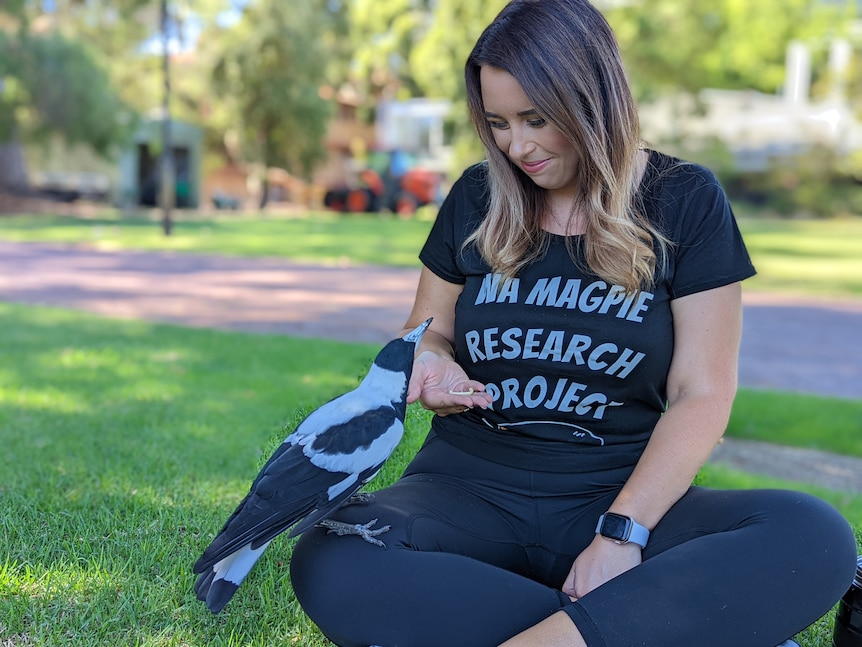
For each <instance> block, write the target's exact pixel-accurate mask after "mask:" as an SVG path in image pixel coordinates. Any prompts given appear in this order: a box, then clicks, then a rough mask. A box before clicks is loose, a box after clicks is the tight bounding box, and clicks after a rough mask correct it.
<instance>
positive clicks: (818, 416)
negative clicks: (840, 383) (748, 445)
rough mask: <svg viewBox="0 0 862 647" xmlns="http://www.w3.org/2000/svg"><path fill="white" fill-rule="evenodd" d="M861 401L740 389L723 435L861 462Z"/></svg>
mask: <svg viewBox="0 0 862 647" xmlns="http://www.w3.org/2000/svg"><path fill="white" fill-rule="evenodd" d="M860 429H862V400H851V399H846V398H830V397H822V396H815V395H805V394H801V393H800V394H791V393H783V392H777V391H763V390H759V389H740V390H739V392H738V393H737V395H736V400H735V401H734V405H733V412H732V414H731V417H730V423H729V424H728V428H727V434H728V435H729V436H734V437H736V438H742V439H747V440H761V441H765V442H773V443H780V444H784V445H792V446H795V447H806V448H809V449H819V450H822V451H829V452H834V453H836V454H844V455H846V456H859V457H860V458H862V433H860V432H859V430H860Z"/></svg>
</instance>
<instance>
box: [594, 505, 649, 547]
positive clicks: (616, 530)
mask: <svg viewBox="0 0 862 647" xmlns="http://www.w3.org/2000/svg"><path fill="white" fill-rule="evenodd" d="M596 534H597V535H601V536H602V537H606V538H607V539H612V540H613V541H615V542H616V543H618V544H628V543H629V542H631V543H633V544H637V545H638V546H640V547H641V548H644V547H646V545H647V541H649V530H647V529H646V528H644V527H643V526H642V525H640V524H639V523H638V522H637V521H635V520H634V519H632V518H631V517H626V516H625V515H621V514H616V513H615V512H606V513H604V514H603V515H602V516H601V517H599V523H598V525H596Z"/></svg>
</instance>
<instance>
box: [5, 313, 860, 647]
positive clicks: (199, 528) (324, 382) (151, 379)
mask: <svg viewBox="0 0 862 647" xmlns="http://www.w3.org/2000/svg"><path fill="white" fill-rule="evenodd" d="M0 320H2V322H3V335H2V336H0V445H2V447H3V451H2V452H0V501H2V510H3V512H2V515H0V644H4V645H5V644H10V645H22V646H23V645H31V644H32V645H39V646H50V647H54V646H57V647H60V646H65V645H69V644H77V645H85V646H90V645H123V646H126V645H146V646H152V647H166V646H177V647H178V646H187V647H196V646H204V645H208V646H229V645H230V646H233V645H235V646H237V647H238V646H240V645H243V646H245V645H251V646H261V647H262V646H264V645H273V644H286V645H291V644H295V645H302V646H311V647H323V646H325V645H328V643H327V642H326V641H325V640H324V639H323V637H322V636H321V635H320V634H319V632H318V631H317V630H316V629H315V628H314V626H313V625H312V624H311V623H310V622H309V621H308V620H307V619H306V618H305V616H304V615H303V613H302V611H301V610H300V608H299V607H298V605H297V603H296V600H295V598H294V597H293V595H292V592H291V589H290V583H289V579H288V576H287V563H288V560H289V558H290V542H288V541H286V540H284V539H281V540H279V541H276V542H274V544H273V545H272V547H270V549H269V550H268V551H267V555H266V556H265V557H264V559H263V560H261V563H260V564H258V566H256V567H255V570H254V571H253V573H252V574H251V575H250V577H249V579H248V581H247V582H246V584H245V585H244V586H243V588H242V589H241V591H240V593H239V594H238V595H237V596H236V598H235V599H234V600H233V601H232V602H231V605H230V607H229V608H228V610H227V611H226V612H225V613H223V614H221V615H219V616H215V617H214V616H212V615H211V614H210V613H209V612H208V611H207V610H206V609H205V607H204V606H203V605H202V604H201V603H200V602H198V601H197V600H195V599H194V595H193V593H192V585H193V582H194V577H193V575H192V573H191V565H192V563H193V562H194V561H195V560H196V559H197V557H198V556H199V554H200V552H201V551H202V549H203V548H204V547H205V546H206V544H207V543H208V542H209V541H210V539H211V538H212V537H213V535H214V533H215V532H217V530H218V529H219V527H220V526H221V524H222V523H223V522H224V520H225V518H226V515H227V514H228V513H229V512H230V511H231V510H233V508H234V506H235V505H236V504H237V503H238V501H239V499H240V498H241V497H242V496H243V495H244V494H245V492H246V491H247V489H248V485H249V483H250V481H251V479H252V477H253V476H254V475H255V474H256V473H257V470H258V469H259V467H260V466H261V464H262V462H263V461H264V460H265V458H266V457H267V456H268V455H269V453H270V452H271V451H272V449H274V447H275V446H276V445H277V443H279V442H280V440H281V439H282V438H283V436H284V435H285V433H286V431H285V429H290V428H292V427H293V426H295V424H296V423H297V422H298V421H299V420H300V419H301V417H302V415H303V414H304V413H306V412H308V411H309V410H310V409H312V408H314V407H316V406H318V405H320V404H321V403H323V402H324V401H326V400H328V399H329V398H331V397H333V396H334V395H336V394H338V393H341V392H344V391H346V390H348V389H350V388H352V387H353V386H354V385H355V384H356V383H357V381H358V380H359V378H360V376H361V375H362V374H364V372H365V370H366V369H367V367H368V365H369V364H370V362H371V360H372V358H373V356H374V354H375V353H376V351H377V347H376V346H371V345H365V344H344V343H340V342H332V341H321V342H319V343H315V344H309V343H308V341H307V340H300V339H293V338H290V337H281V336H269V335H247V334H240V333H227V332H217V331H209V330H193V329H185V328H180V327H172V326H164V325H153V324H147V323H141V322H128V321H113V320H108V319H101V318H97V317H94V316H91V315H85V314H80V313H74V312H69V311H64V310H57V309H51V308H35V307H24V306H12V305H4V304H0ZM774 397H775V399H774V400H768V401H766V402H765V403H763V404H762V405H760V406H762V407H763V413H762V415H763V417H764V418H768V417H769V412H768V410H767V408H771V409H772V412H773V415H777V414H778V413H779V412H781V411H782V410H784V409H786V408H787V407H789V406H790V405H789V403H790V402H791V401H792V402H796V401H797V400H798V401H800V402H802V403H803V404H800V405H799V407H800V408H799V409H797V410H795V411H794V414H793V416H794V417H795V418H799V419H804V418H805V417H806V416H815V415H819V410H820V409H821V408H822V407H821V403H820V402H819V401H815V400H808V399H801V400H800V398H798V396H789V395H785V396H782V395H781V394H775V395H774ZM806 402H807V403H808V404H809V406H807V407H806V406H803V405H804V403H806ZM845 404H848V405H849V406H850V409H848V411H850V412H851V413H850V414H848V415H851V416H852V415H854V414H853V413H852V412H853V411H856V412H857V414H858V409H854V408H853V403H846V402H843V401H842V402H837V403H832V405H833V406H832V408H833V410H834V409H840V408H842V407H843V406H844V405H845ZM427 425H428V414H427V412H424V411H422V410H421V409H420V408H418V407H416V406H413V407H411V408H410V409H409V411H408V424H407V438H406V440H405V442H404V443H403V444H402V446H401V447H400V448H399V450H398V453H397V455H396V456H395V457H394V459H393V460H392V461H390V463H388V464H387V466H386V467H385V470H384V473H383V474H382V475H381V477H380V478H378V480H377V481H376V485H377V486H382V485H385V484H386V483H388V482H391V481H392V480H393V479H394V478H396V476H397V475H398V474H399V473H400V471H401V470H402V469H403V466H404V464H405V462H406V461H407V460H408V459H409V457H410V456H412V455H413V454H414V453H415V451H416V449H417V448H418V445H419V443H420V442H421V440H422V438H423V436H424V434H425V431H426V429H427ZM756 426H757V427H758V428H759V429H760V430H761V431H760V433H763V434H765V435H766V436H768V438H767V439H775V438H769V436H771V435H772V434H774V433H779V431H780V427H778V426H775V427H769V426H768V425H765V424H761V423H758V424H757V425H756ZM813 428H814V431H813V432H812V434H810V435H817V436H819V437H820V438H821V440H822V446H823V447H826V448H829V447H831V446H832V445H831V443H832V442H835V439H834V438H833V434H832V430H831V428H830V427H829V426H819V425H817V426H813ZM842 442H843V441H842ZM702 479H703V482H704V484H706V485H712V486H716V487H760V486H778V487H792V488H794V489H806V490H808V491H811V492H813V493H815V494H819V495H821V496H823V497H824V498H826V499H827V500H829V501H830V502H832V503H833V504H834V505H836V506H837V507H838V508H839V509H840V510H841V511H842V512H843V513H844V514H845V516H847V518H848V519H850V520H851V521H852V522H853V523H854V524H855V525H856V526H857V528H862V497H858V496H857V497H853V496H848V495H843V494H840V493H835V492H828V491H819V490H817V489H812V488H805V487H800V486H799V485H796V484H794V485H789V484H784V483H781V482H778V481H773V480H769V479H763V478H760V477H754V476H750V475H746V474H741V473H739V472H733V471H731V470H726V469H722V468H719V467H714V466H709V467H707V468H706V469H705V470H704V473H703V475H702ZM830 623H831V616H830V617H826V618H824V620H823V621H822V622H821V623H820V629H818V628H817V627H814V628H812V629H810V630H808V632H807V633H806V634H805V637H804V640H803V647H826V645H828V640H827V634H828V627H829V626H831V624H830Z"/></svg>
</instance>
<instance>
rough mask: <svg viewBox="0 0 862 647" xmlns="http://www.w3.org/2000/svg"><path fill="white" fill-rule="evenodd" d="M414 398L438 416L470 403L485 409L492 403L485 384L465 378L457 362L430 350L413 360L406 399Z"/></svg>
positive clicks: (471, 406)
mask: <svg viewBox="0 0 862 647" xmlns="http://www.w3.org/2000/svg"><path fill="white" fill-rule="evenodd" d="M417 400H418V401H419V402H420V403H421V404H422V406H423V407H424V408H426V409H428V410H430V411H433V412H434V413H436V414H437V415H438V416H448V415H451V414H453V413H464V412H465V411H469V410H470V409H472V408H473V407H480V408H482V409H486V408H487V407H488V406H489V405H490V404H491V396H490V395H489V394H488V393H485V385H484V384H482V383H481V382H477V381H476V380H470V379H468V378H467V374H466V373H465V372H464V369H463V368H461V366H460V365H459V364H458V363H457V362H455V361H454V360H452V359H450V358H448V357H443V356H441V355H439V354H437V353H434V352H432V351H423V352H422V353H420V354H419V356H418V357H416V360H415V361H414V362H413V374H412V375H411V376H410V386H409V387H408V389H407V402H408V404H409V403H412V402H416V401H417Z"/></svg>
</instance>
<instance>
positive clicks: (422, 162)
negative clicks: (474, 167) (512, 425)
mask: <svg viewBox="0 0 862 647" xmlns="http://www.w3.org/2000/svg"><path fill="white" fill-rule="evenodd" d="M451 111H452V104H451V103H450V102H449V101H446V100H444V99H409V100H407V101H383V102H381V103H379V104H378V105H377V119H376V121H375V139H376V143H377V146H378V147H379V148H381V149H383V150H387V151H394V150H400V151H403V152H405V153H409V154H411V155H412V156H413V157H414V158H415V160H416V163H417V165H419V166H421V167H423V168H426V169H428V170H431V171H439V172H441V173H443V172H446V171H448V170H449V168H450V164H451V161H452V148H451V147H450V146H447V145H446V143H445V136H444V133H445V129H444V124H445V121H446V117H447V116H448V115H449V113H450V112H451Z"/></svg>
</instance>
